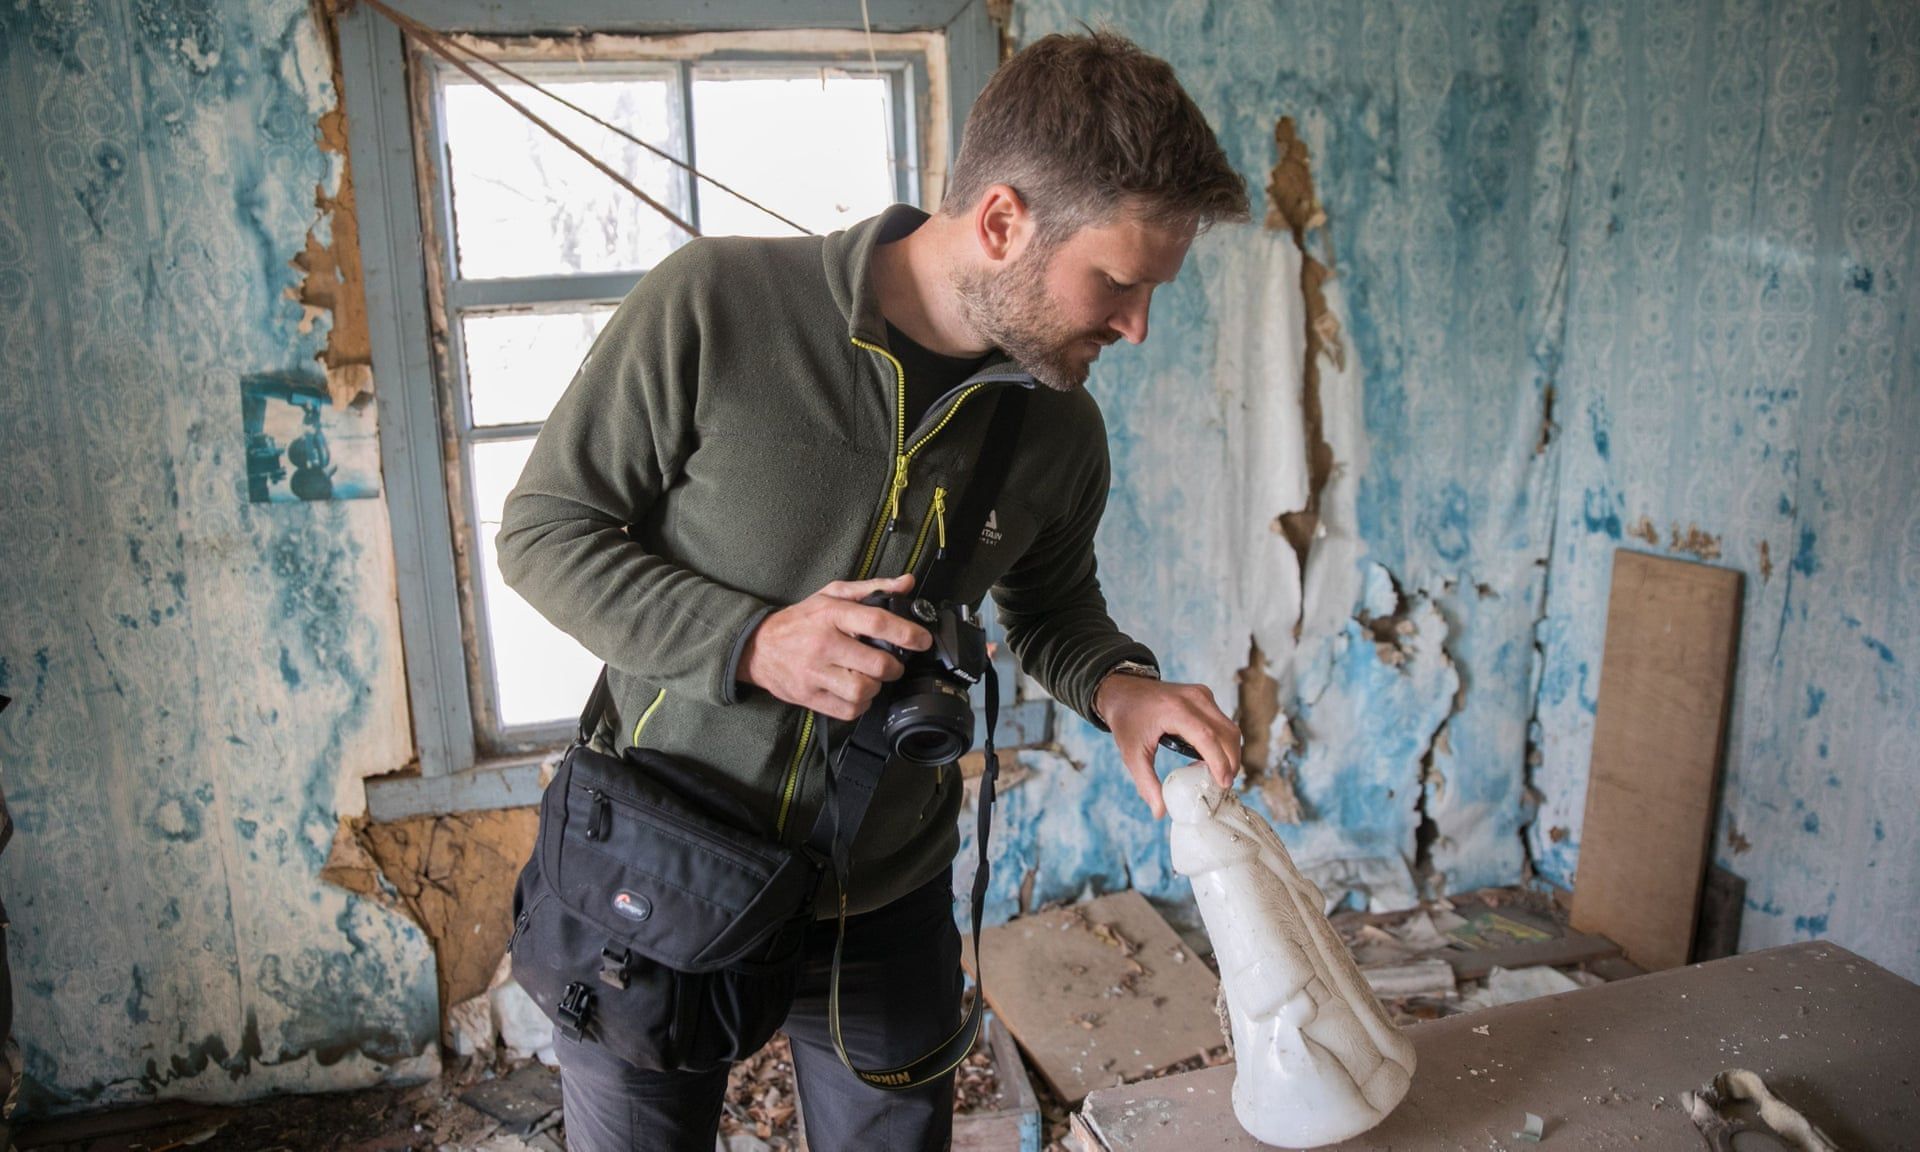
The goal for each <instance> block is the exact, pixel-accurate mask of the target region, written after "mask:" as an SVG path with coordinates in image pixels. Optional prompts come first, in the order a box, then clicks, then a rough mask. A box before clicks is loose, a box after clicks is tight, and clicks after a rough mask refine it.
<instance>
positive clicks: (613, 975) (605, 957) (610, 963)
mask: <svg viewBox="0 0 1920 1152" xmlns="http://www.w3.org/2000/svg"><path fill="white" fill-rule="evenodd" d="M632 964H633V953H632V952H629V951H627V950H626V949H625V948H622V949H620V950H619V951H618V952H615V951H614V950H613V945H611V944H609V945H607V946H606V947H605V948H602V949H600V982H601V983H602V984H606V985H608V986H609V987H613V988H625V987H626V986H627V980H628V978H629V977H630V975H631V973H629V972H628V970H627V969H628V968H629V967H630V966H631V965H632Z"/></svg>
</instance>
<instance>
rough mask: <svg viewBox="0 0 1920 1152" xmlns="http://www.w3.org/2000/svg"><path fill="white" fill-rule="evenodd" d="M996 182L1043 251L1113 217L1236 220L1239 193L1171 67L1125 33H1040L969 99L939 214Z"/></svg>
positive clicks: (1241, 185) (964, 206)
mask: <svg viewBox="0 0 1920 1152" xmlns="http://www.w3.org/2000/svg"><path fill="white" fill-rule="evenodd" d="M995 184H1006V185H1010V186H1011V187H1012V188H1013V189H1014V191H1016V192H1018V193H1019V194H1020V198H1021V200H1022V201H1023V202H1024V203H1025V204H1026V206H1027V210H1028V211H1029V212H1031V213H1032V214H1033V216H1034V220H1035V223H1036V225H1037V228H1038V232H1039V237H1040V242H1041V245H1042V247H1043V249H1044V248H1047V247H1051V246H1052V245H1053V244H1055V243H1058V242H1059V241H1061V240H1064V239H1065V238H1066V237H1068V236H1070V235H1072V234H1073V233H1074V232H1076V231H1078V230H1079V229H1081V228H1084V227H1086V226H1088V225H1094V224H1104V223H1108V222H1111V221H1112V220H1114V219H1115V218H1116V217H1118V216H1120V215H1121V214H1122V213H1123V212H1124V213H1126V214H1128V215H1130V216H1133V217H1135V218H1138V219H1142V220H1145V221H1147V222H1149V223H1154V224H1162V225H1169V226H1175V227H1179V226H1191V227H1193V228H1195V229H1196V230H1199V231H1204V230H1205V229H1206V228H1207V227H1208V226H1209V225H1212V224H1214V223H1215V222H1218V221H1221V220H1245V219H1246V218H1247V215H1248V208H1247V189H1246V184H1245V182H1244V181H1243V180H1242V179H1241V178H1240V174H1239V173H1237V172H1235V171H1234V170H1233V165H1232V164H1230V163H1228V161H1227V157H1226V153H1225V152H1223V151H1221V149H1220V142H1219V140H1217V139H1216V138H1215V137H1214V134H1213V129H1212V128H1211V127H1210V126H1208V124H1207V120H1206V117H1205V116H1203V115H1201V113H1200V109H1199V108H1198V107H1197V106H1196V105H1195V104H1194V102H1193V100H1192V99H1191V98H1190V97H1189V96H1188V95H1187V93H1186V90H1185V89H1183V88H1181V87H1180V81H1179V80H1178V79H1176V78H1175V76H1174V74H1173V68H1172V66H1170V65H1169V64H1168V63H1167V62H1166V61H1164V60H1162V59H1160V58H1159V57H1157V56H1150V55H1148V54H1147V53H1146V52H1143V51H1141V50H1140V47H1139V46H1138V45H1136V44H1134V43H1133V42H1132V41H1130V40H1128V39H1126V38H1125V37H1123V36H1118V35H1115V34H1114V33H1111V32H1104V31H1103V32H1091V33H1089V34H1087V35H1084V36H1064V35H1059V34H1054V35H1051V36H1046V37H1043V38H1041V39H1040V40H1037V41H1035V42H1034V43H1033V44H1031V45H1029V46H1027V47H1026V48H1025V49H1023V50H1021V52H1020V53H1019V54H1018V55H1016V56H1014V58H1013V59H1011V60H1009V61H1007V62H1006V63H1005V64H1002V65H1001V66H1000V70H999V71H997V72H995V73H994V74H993V78H992V79H991V80H989V81H988V82H987V87H986V90H985V91H983V92H981V93H980V98H979V99H978V100H976V101H974V105H973V110H972V112H971V113H969V114H968V116H967V126H966V129H965V131H964V132H963V133H962V134H961V138H960V155H959V157H958V158H957V159H956V160H955V161H954V165H953V172H952V175H951V176H950V177H949V179H948V182H947V191H946V195H945V198H944V200H943V202H942V204H941V211H943V212H945V213H946V214H948V215H951V216H959V215H963V214H964V213H966V212H967V211H968V210H970V209H971V208H972V207H973V206H974V205H975V204H976V203H977V202H978V201H979V199H980V197H981V196H982V195H983V194H985V192H986V191H987V189H988V188H990V187H992V186H993V185H995Z"/></svg>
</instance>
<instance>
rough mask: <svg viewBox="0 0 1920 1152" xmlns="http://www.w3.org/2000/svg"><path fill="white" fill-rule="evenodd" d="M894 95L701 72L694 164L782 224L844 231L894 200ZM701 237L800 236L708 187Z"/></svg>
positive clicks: (823, 76)
mask: <svg viewBox="0 0 1920 1152" xmlns="http://www.w3.org/2000/svg"><path fill="white" fill-rule="evenodd" d="M890 93H891V85H890V84H889V82H888V81H887V80H886V79H885V78H880V77H871V76H844V75H839V74H836V73H834V72H830V71H827V72H823V71H817V70H816V71H813V72H809V73H806V74H805V75H793V76H781V77H767V76H764V75H752V76H744V77H729V76H728V75H727V73H725V72H723V71H718V70H706V69H699V70H696V71H695V72H694V83H693V136H694V156H695V162H696V163H697V164H698V165H699V167H700V170H701V171H702V172H704V173H706V174H707V175H709V176H711V177H713V178H714V179H716V180H719V181H720V182H721V183H724V184H728V185H731V186H733V187H734V188H737V189H739V190H740V191H741V192H743V193H745V194H746V195H748V196H750V197H752V198H753V199H755V200H758V201H760V203H762V204H765V205H766V206H767V207H769V208H771V209H773V210H774V211H775V212H778V213H780V214H781V215H782V216H786V217H788V218H789V219H792V220H795V221H798V222H799V223H801V224H804V225H806V226H807V227H808V228H810V229H812V230H813V231H815V232H819V233H823V234H824V233H827V232H833V231H837V230H839V229H841V228H845V227H846V226H847V225H849V224H853V223H856V222H857V221H860V220H864V219H866V218H867V217H869V216H872V215H874V214H876V213H878V212H879V211H880V210H881V209H883V208H885V207H886V206H887V205H889V204H891V203H893V201H894V180H893V168H892V161H891V159H890V157H889V154H888V153H889V144H890V142H891V141H892V139H893V110H892V98H891V94H890ZM700 230H701V231H702V232H704V233H706V234H707V235H709V236H727V235H734V236H793V235H797V233H796V232H795V231H794V230H793V229H792V228H789V227H788V226H787V225H785V224H782V223H780V222H779V221H778V220H775V219H774V218H773V217H771V216H768V215H767V214H766V213H764V212H761V211H758V210H757V209H754V208H752V207H750V206H748V205H747V204H746V203H744V202H742V201H741V200H740V199H739V198H738V197H735V196H729V195H728V194H726V193H725V192H722V191H720V190H719V189H717V188H715V187H714V186H713V185H711V184H707V183H704V182H703V183H702V184H701V185H700Z"/></svg>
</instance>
